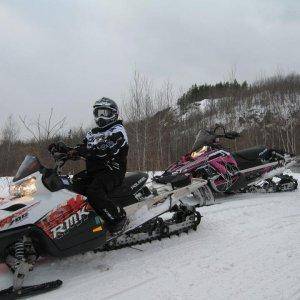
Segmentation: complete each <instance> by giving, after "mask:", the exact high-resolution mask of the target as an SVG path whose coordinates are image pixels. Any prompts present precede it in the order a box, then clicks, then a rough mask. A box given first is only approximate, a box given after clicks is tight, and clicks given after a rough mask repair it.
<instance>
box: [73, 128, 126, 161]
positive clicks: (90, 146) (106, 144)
mask: <svg viewBox="0 0 300 300" xmlns="http://www.w3.org/2000/svg"><path fill="white" fill-rule="evenodd" d="M89 140H90V141H89ZM127 145H128V139H127V134H126V131H125V129H124V127H123V126H122V125H116V126H115V127H114V128H113V130H112V131H111V132H110V134H109V135H108V136H107V138H106V139H105V140H99V141H98V142H95V139H93V137H92V133H89V134H88V135H87V138H86V139H85V140H84V142H83V144H81V145H78V146H77V147H76V150H77V151H78V154H79V155H80V156H82V157H93V156H97V157H98V158H103V159H105V158H106V157H107V156H110V157H111V156H115V155H117V154H118V153H119V152H120V150H121V149H122V148H123V147H126V146H127Z"/></svg>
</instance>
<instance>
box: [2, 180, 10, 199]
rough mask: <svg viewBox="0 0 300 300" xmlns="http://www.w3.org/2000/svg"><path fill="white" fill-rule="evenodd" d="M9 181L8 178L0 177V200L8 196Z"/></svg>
mask: <svg viewBox="0 0 300 300" xmlns="http://www.w3.org/2000/svg"><path fill="white" fill-rule="evenodd" d="M10 181H11V178H10V177H0V199H1V198H5V197H7V196H8V194H9V188H8V185H9V182H10Z"/></svg>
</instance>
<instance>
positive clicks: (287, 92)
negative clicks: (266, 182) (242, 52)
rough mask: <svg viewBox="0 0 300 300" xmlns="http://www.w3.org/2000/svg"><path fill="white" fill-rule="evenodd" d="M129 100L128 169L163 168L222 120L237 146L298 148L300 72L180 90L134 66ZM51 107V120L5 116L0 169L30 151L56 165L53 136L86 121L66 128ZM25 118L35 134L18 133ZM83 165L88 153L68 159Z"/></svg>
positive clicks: (71, 136) (71, 138)
mask: <svg viewBox="0 0 300 300" xmlns="http://www.w3.org/2000/svg"><path fill="white" fill-rule="evenodd" d="M125 103H126V105H123V109H122V113H121V114H122V116H123V118H124V123H125V127H126V129H127V133H128V137H129V144H130V149H129V155H128V169H129V170H163V169H164V168H166V167H167V166H168V165H169V164H171V163H172V162H174V161H176V160H178V158H179V157H180V156H181V155H183V154H185V153H186V152H187V151H189V150H190V148H191V146H192V144H193V142H194V138H195V136H196V134H197V132H198V131H199V129H201V128H213V127H214V126H215V125H217V124H222V125H224V126H225V127H226V128H227V129H228V130H236V131H239V132H241V135H242V136H241V138H239V139H237V140H235V141H224V145H225V147H229V148H231V149H232V150H233V151H235V150H239V149H243V148H246V147H252V146H257V145H267V146H269V147H273V148H281V149H284V150H285V151H287V152H292V153H296V154H299V153H300V139H299V136H300V135H299V132H300V75H299V74H289V75H286V76H283V75H276V76H273V77H270V78H265V79H261V80H259V81H257V82H254V83H252V84H248V83H247V82H243V83H238V82H237V81H236V80H233V81H231V82H223V83H218V84H216V85H208V84H206V85H198V86H197V85H193V86H192V87H191V88H190V89H189V90H188V91H187V92H185V93H183V94H182V95H181V96H180V97H176V95H175V92H174V89H173V86H172V85H171V84H170V83H169V82H165V83H163V84H162V86H161V87H159V88H155V87H154V86H153V84H152V82H151V81H150V80H149V79H148V78H147V77H145V76H143V75H141V74H139V73H137V72H136V73H135V74H134V77H133V80H132V84H131V86H130V89H129V95H128V97H127V99H126V101H125ZM125 103H124V104H125ZM201 104H203V105H201ZM54 115H55V114H54V112H53V110H51V112H50V113H49V117H48V119H47V120H41V119H40V118H37V119H36V120H27V119H26V118H24V117H23V118H22V117H21V118H19V122H17V120H16V119H14V118H13V116H10V117H8V119H7V121H6V123H5V125H4V127H3V128H2V134H1V141H0V176H9V175H13V174H14V172H15V171H16V170H17V168H18V166H19V164H20V162H21V161H22V160H23V158H24V156H25V155H26V154H28V153H30V154H33V155H36V156H38V157H39V158H40V160H41V162H42V163H43V164H45V165H46V166H48V167H51V165H52V161H51V157H50V155H49V153H48V151H47V146H48V145H49V144H50V143H52V142H55V141H58V140H61V141H63V142H65V143H66V144H69V145H76V144H78V143H80V142H81V141H82V139H83V137H84V134H85V132H86V129H84V128H76V129H70V130H69V131H66V129H65V128H64V127H65V126H64V124H65V119H62V120H55V118H54ZM20 124H21V125H22V126H23V127H24V128H26V129H27V131H28V133H29V134H30V139H28V140H22V139H20V136H19V130H18V127H19V126H20ZM83 168H84V162H83V161H80V162H79V163H78V162H69V163H68V164H67V165H66V168H65V170H66V172H70V173H74V172H77V171H79V170H81V169H83Z"/></svg>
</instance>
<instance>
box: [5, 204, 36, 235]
mask: <svg viewBox="0 0 300 300" xmlns="http://www.w3.org/2000/svg"><path fill="white" fill-rule="evenodd" d="M36 204H37V203H34V204H32V205H30V206H28V207H24V208H22V209H21V210H19V211H17V212H16V213H14V214H12V215H10V216H8V217H6V218H5V219H3V220H1V221H0V230H5V229H8V228H9V227H10V226H12V225H13V224H16V223H18V222H21V221H23V220H24V219H25V218H27V217H28V211H29V210H30V209H31V208H32V207H33V206H34V205H36Z"/></svg>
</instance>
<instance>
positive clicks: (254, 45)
mask: <svg viewBox="0 0 300 300" xmlns="http://www.w3.org/2000/svg"><path fill="white" fill-rule="evenodd" d="M135 69H137V70H138V71H139V72H141V73H143V74H144V75H146V76H148V77H149V78H151V79H152V80H153V81H154V83H155V84H157V85H159V84H160V83H161V82H163V81H165V80H169V81H170V82H172V83H173V85H174V87H175V88H176V89H179V88H187V87H189V86H190V85H191V84H193V83H204V82H207V83H210V82H216V81H220V80H225V79H228V78H229V73H230V71H231V70H233V69H234V70H235V71H236V76H237V78H238V79H239V80H248V81H253V80H255V79H257V78H258V77H259V76H260V75H261V74H263V75H269V74H272V73H274V72H276V70H278V69H280V70H282V71H285V72H292V71H295V72H299V71H300V1H299V0H180V1H179V0H178V1H177V0H148V1H146V0H97V1H96V0H95V1H92V0H81V1H75V0H56V1H54V0H34V1H33V0H18V1H15V0H7V1H6V0H1V1H0V126H2V125H3V122H4V120H5V119H6V117H7V116H8V115H9V114H14V116H16V117H17V116H18V115H27V116H28V117H30V116H31V117H34V116H36V115H38V114H39V113H41V114H42V116H43V115H46V114H47V113H48V112H49V111H50V108H51V107H53V108H54V109H55V112H56V113H57V118H60V117H63V116H66V117H67V125H68V126H76V125H80V124H88V123H91V118H92V115H91V105H92V103H93V102H94V101H95V99H96V98H97V97H102V96H107V97H111V98H113V99H116V100H117V101H118V102H119V103H122V100H123V97H124V95H125V94H126V92H127V91H128V86H129V84H130V81H131V78H132V74H133V71H134V70H135Z"/></svg>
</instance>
